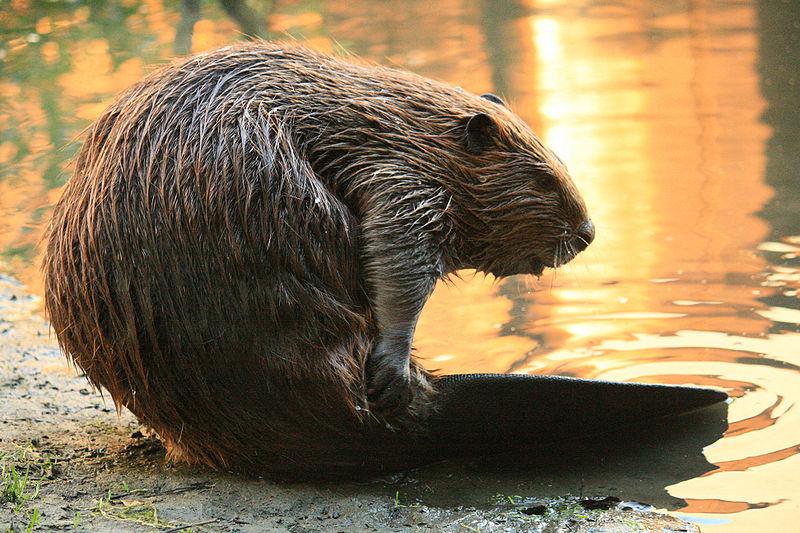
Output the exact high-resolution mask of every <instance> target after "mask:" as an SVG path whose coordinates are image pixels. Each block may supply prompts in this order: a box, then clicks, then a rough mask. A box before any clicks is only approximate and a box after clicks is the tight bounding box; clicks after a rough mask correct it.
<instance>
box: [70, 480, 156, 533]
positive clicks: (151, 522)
mask: <svg viewBox="0 0 800 533" xmlns="http://www.w3.org/2000/svg"><path fill="white" fill-rule="evenodd" d="M92 513H93V514H95V515H100V516H102V517H104V518H108V519H111V520H121V521H124V522H135V523H137V524H142V525H145V526H152V527H169V526H170V524H169V523H166V522H162V521H161V520H159V518H158V511H157V510H156V507H155V505H153V504H152V503H150V502H135V503H126V502H122V501H118V500H115V499H114V496H113V494H112V493H111V489H108V491H107V492H106V494H105V496H103V497H102V498H100V499H99V500H96V501H95V505H94V507H93V508H92ZM73 522H74V521H73Z"/></svg>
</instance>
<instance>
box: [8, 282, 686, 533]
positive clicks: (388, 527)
mask: <svg viewBox="0 0 800 533" xmlns="http://www.w3.org/2000/svg"><path fill="white" fill-rule="evenodd" d="M38 308H39V302H38V301H37V298H36V297H34V296H31V295H29V294H27V293H26V292H25V290H24V287H22V286H21V285H20V284H19V283H17V282H16V281H15V280H13V279H11V278H8V277H6V276H2V275H0V420H1V423H0V467H1V469H2V480H0V483H1V484H2V485H1V486H0V531H3V532H8V531H13V532H18V531H30V530H31V529H35V530H37V531H39V530H42V531H44V530H74V531H195V532H197V531H291V532H305V531H347V532H350V531H454V532H455V531H459V532H463V531H570V532H579V531H612V532H616V531H619V532H622V531H697V528H696V527H695V526H693V525H690V524H687V523H685V522H681V521H680V520H678V519H676V518H673V517H670V516H666V515H663V514H657V513H653V512H650V511H648V510H647V508H646V507H644V508H640V507H639V506H637V505H635V504H632V503H628V502H623V503H621V504H617V503H616V502H617V501H618V500H607V501H606V502H605V503H606V504H607V505H603V504H602V503H601V504H593V500H592V498H594V499H595V500H596V499H600V498H603V497H606V496H608V495H609V494H606V493H600V494H583V495H582V494H580V492H581V491H583V486H582V483H581V486H580V487H579V486H578V485H577V484H575V485H574V490H570V488H569V487H570V486H573V485H570V483H571V482H567V485H566V487H565V488H563V489H562V488H559V489H557V490H563V492H561V493H559V494H560V496H554V495H553V494H552V492H553V490H552V483H550V484H549V485H548V486H549V487H551V488H550V490H549V491H543V492H548V494H543V493H539V494H537V493H535V492H534V493H532V492H520V490H528V491H530V489H525V488H524V487H523V488H522V489H521V485H520V484H519V483H516V482H515V481H512V480H511V479H509V480H508V481H507V482H504V481H503V478H502V477H500V478H497V477H495V478H493V480H494V481H493V484H491V486H487V485H486V484H485V483H482V482H481V480H480V478H479V477H478V478H477V479H476V478H475V476H472V477H469V476H466V474H465V471H464V468H467V469H468V467H464V466H463V465H462V466H461V467H459V466H458V465H451V466H448V465H436V466H434V467H430V468H428V469H422V470H418V471H414V472H410V473H406V474H403V475H398V476H395V477H392V478H388V479H380V480H375V481H372V482H369V483H361V484H356V483H351V484H341V483H339V484H316V485H314V484H291V485H286V484H276V483H273V482H270V481H268V480H264V479H247V478H243V477H239V476H234V475H231V474H227V473H220V472H214V471H210V470H207V469H201V468H189V467H185V466H181V465H172V464H169V463H167V462H166V461H165V460H164V453H163V448H162V447H161V445H160V443H159V441H158V440H157V439H156V438H155V437H152V436H148V434H147V431H146V430H145V429H144V428H141V427H139V425H138V424H137V423H136V420H135V419H134V418H133V417H132V416H131V415H130V414H129V413H127V412H125V413H123V414H122V415H121V416H117V414H116V412H115V411H114V409H113V404H112V403H111V402H110V400H109V399H108V398H106V400H105V401H104V399H103V397H102V396H101V395H100V394H99V393H97V392H95V391H93V390H91V389H90V388H89V386H88V384H87V382H86V380H85V379H84V378H83V377H81V376H79V375H78V374H77V372H76V371H75V370H74V369H72V368H70V367H69V366H68V365H67V364H66V362H65V360H64V358H63V356H62V355H61V353H60V351H59V349H58V346H57V344H56V342H55V338H54V337H53V335H52V334H51V332H50V331H49V327H48V324H47V322H46V321H45V320H44V319H43V318H42V317H41V315H40V314H38V313H37V309H38ZM462 476H466V477H463V478H462ZM498 479H499V481H498ZM478 488H479V489H480V490H477V489H478ZM487 491H488V492H487ZM614 492H616V493H617V494H616V496H618V497H620V498H622V499H625V497H626V495H625V494H621V493H620V491H619V490H612V489H609V490H608V493H614ZM590 497H591V498H590ZM437 502H438V503H437ZM609 505H610V509H608V510H606V509H602V507H609ZM592 507H601V509H592ZM32 523H33V525H34V528H31V529H29V528H30V527H31V524H32Z"/></svg>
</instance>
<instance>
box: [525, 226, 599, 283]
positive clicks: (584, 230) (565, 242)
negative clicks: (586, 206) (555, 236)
mask: <svg viewBox="0 0 800 533" xmlns="http://www.w3.org/2000/svg"><path fill="white" fill-rule="evenodd" d="M593 240H594V223H593V222H592V221H591V219H588V218H587V219H586V220H584V221H583V222H581V223H580V224H579V225H578V227H577V228H575V229H573V230H572V231H569V230H566V231H565V232H564V234H563V236H562V238H561V240H559V241H558V246H557V247H556V250H555V253H554V254H553V257H552V261H550V262H548V266H551V267H553V268H558V267H560V266H563V265H566V264H567V263H569V262H570V261H572V260H573V259H575V256H576V255H578V254H579V253H581V252H582V251H584V250H585V249H586V248H588V246H589V245H590V244H591V243H592V241H593ZM536 261H538V260H536ZM536 261H535V262H536ZM536 266H537V267H538V265H536ZM537 270H538V269H537ZM537 275H538V273H537Z"/></svg>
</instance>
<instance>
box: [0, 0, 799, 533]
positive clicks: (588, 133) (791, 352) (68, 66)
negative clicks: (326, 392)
mask: <svg viewBox="0 0 800 533" xmlns="http://www.w3.org/2000/svg"><path fill="white" fill-rule="evenodd" d="M251 5H253V6H255V7H254V10H253V11H254V16H253V17H249V18H248V17H239V22H236V21H235V20H234V19H233V18H231V17H229V16H228V15H227V14H226V13H225V12H224V11H223V10H222V8H221V7H219V6H218V5H217V4H215V3H213V2H205V3H203V4H202V6H201V11H200V12H199V13H196V14H193V13H192V12H191V10H188V9H187V8H186V7H185V6H183V5H181V4H178V3H172V2H169V3H166V2H162V1H160V0H148V1H138V0H128V1H124V2H122V3H111V2H109V3H104V2H88V3H84V2H79V1H78V2H65V3H59V2H28V1H24V0H15V1H13V2H11V3H10V4H9V3H5V4H3V6H2V7H0V29H1V31H2V44H0V57H1V58H2V77H0V271H3V272H6V273H10V274H12V275H15V276H17V277H19V278H20V279H22V280H23V281H25V282H26V283H27V284H28V286H29V287H30V288H31V290H33V291H34V292H38V291H40V290H41V281H40V278H39V275H38V272H37V270H36V260H37V257H38V254H39V247H38V239H39V238H40V235H41V227H42V221H43V220H46V217H47V215H48V212H49V209H50V206H51V205H52V203H53V202H54V201H55V200H56V199H57V198H58V195H59V192H60V187H61V186H62V184H63V183H64V181H65V180H66V178H67V177H68V176H69V172H70V166H69V165H70V164H69V159H70V157H71V156H72V155H74V153H75V151H76V149H77V145H76V144H75V143H74V142H72V141H73V139H74V138H75V136H76V135H77V134H78V133H79V132H80V130H81V129H82V128H83V127H85V126H86V125H87V124H88V123H89V122H90V121H91V120H92V119H93V118H94V117H96V116H97V115H98V113H99V112H100V111H101V110H102V109H103V107H104V106H105V105H106V104H107V103H108V101H109V99H110V98H111V97H112V95H113V94H115V93H116V92H118V91H120V90H121V89H123V88H125V87H126V86H128V85H130V84H131V83H133V82H134V81H136V80H138V79H139V78H141V77H142V76H143V75H145V74H146V73H147V72H148V71H149V70H151V69H152V68H153V66H154V65H157V64H160V63H162V62H164V61H166V60H168V59H169V58H171V57H173V56H174V55H175V53H176V51H177V52H182V51H186V50H192V51H201V50H205V49H208V48H211V47H214V46H217V45H222V44H225V43H228V42H230V41H232V40H235V39H237V38H239V37H240V34H241V32H242V31H245V32H248V33H254V32H265V34H266V35H268V36H272V37H274V36H276V35H277V36H281V35H283V36H287V35H289V36H294V37H297V38H302V39H303V40H305V41H306V42H308V43H310V44H311V45H312V46H314V47H316V48H319V49H322V50H327V51H332V52H336V51H338V50H342V49H344V50H347V51H350V52H354V53H356V54H358V55H361V56H364V57H367V58H369V59H372V60H375V61H378V62H381V63H385V64H391V65H397V66H400V67H404V68H408V69H411V70H413V71H416V72H418V73H420V74H423V75H427V76H431V77H435V78H439V79H442V80H445V81H448V82H451V83H453V84H456V85H460V86H462V87H464V88H465V89H467V90H470V91H473V92H477V93H480V92H487V91H490V92H495V93H497V94H500V95H502V96H503V97H504V98H505V99H506V100H507V101H509V102H510V103H511V105H512V106H513V107H514V108H515V109H516V110H517V111H518V113H519V114H520V115H521V116H523V117H524V118H525V119H526V120H527V121H528V122H529V123H530V124H531V126H532V127H533V128H534V129H535V130H536V131H537V133H538V134H539V135H540V137H541V138H542V139H543V140H544V141H545V142H546V143H547V144H549V145H550V146H551V147H553V148H554V149H555V150H556V152H558V153H559V154H560V155H561V156H562V158H563V159H564V160H565V161H566V162H567V164H568V166H569V167H570V169H571V172H572V174H573V175H574V177H575V180H576V182H577V183H578V185H579V187H580V189H581V190H582V191H583V193H584V195H585V198H586V200H587V203H588V205H589V208H590V211H591V213H592V217H593V219H594V221H595V224H596V226H597V228H598V234H597V239H596V241H595V243H594V244H593V245H592V246H591V247H590V248H589V250H587V252H585V253H584V254H581V255H580V256H579V257H578V259H576V260H575V261H574V262H573V263H572V264H570V265H568V266H567V267H565V268H562V269H560V270H559V271H558V272H557V273H555V274H552V273H550V274H547V275H545V276H544V277H543V278H542V279H541V280H536V279H534V278H511V279H506V280H501V281H497V280H493V279H491V278H484V277H483V276H481V275H472V274H471V273H465V274H464V276H463V279H461V280H455V281H454V282H453V283H452V285H451V286H445V285H442V286H440V287H438V288H437V290H436V292H435V294H434V296H433V297H432V299H431V301H430V302H429V303H428V305H427V307H426V309H425V311H424V315H423V317H422V319H421V321H420V324H419V328H418V331H417V336H416V345H417V348H418V351H419V354H420V355H421V356H422V357H423V358H425V360H426V361H427V364H428V365H429V366H430V367H432V368H439V369H441V370H442V371H445V372H466V371H470V372H523V373H528V372H530V373H547V374H562V375H571V376H579V377H588V378H602V379H613V380H635V381H647V382H658V383H681V384H697V385H709V386H714V387H721V388H724V389H725V390H727V391H728V393H729V394H730V395H731V396H732V397H733V398H734V400H733V402H732V403H731V405H730V408H729V428H728V430H727V432H726V433H725V436H724V438H722V439H721V440H719V441H717V442H715V443H714V444H711V445H710V446H708V447H706V448H705V449H704V451H703V453H704V455H705V459H706V460H707V461H708V462H710V463H712V464H713V465H716V466H717V467H718V468H717V469H716V470H713V471H711V472H708V473H705V474H703V475H696V474H695V475H696V476H697V477H691V478H689V479H686V480H685V481H681V482H679V483H677V484H672V485H670V486H667V487H662V488H665V490H666V491H667V492H668V493H669V494H670V495H671V496H672V497H674V498H675V499H676V501H678V502H680V503H679V504H677V505H673V506H671V507H672V508H673V510H674V512H676V513H678V514H679V515H681V516H684V517H689V518H691V519H693V520H696V521H698V522H701V523H702V524H704V526H703V527H704V529H707V530H709V531H716V530H725V531H752V530H755V529H756V528H759V527H761V528H763V527H764V526H766V525H769V526H770V530H774V531H790V530H796V529H797V524H796V519H797V517H798V516H800V514H799V513H800V509H799V506H800V488H799V487H798V484H797V481H796V480H797V479H800V456H798V451H799V450H800V429H798V428H800V424H798V422H800V406H798V402H799V401H800V372H798V369H799V368H800V299H799V298H800V295H799V294H798V290H800V259H798V255H800V216H798V213H800V79H798V78H799V77H800V75H799V74H798V72H800V6H798V4H797V3H796V2H781V1H778V0H765V1H763V2H758V3H752V4H751V3H746V2H722V1H720V2H711V1H702V0H701V1H698V2H651V3H647V2H633V1H631V2H616V3H611V4H607V3H602V2H577V1H575V2H565V3H560V2H545V1H541V2H535V1H533V0H531V1H528V2H525V1H519V2H514V1H511V0H505V1H499V2H488V1H487V2H467V1H455V0H442V1H439V2H436V3H431V2H427V1H415V2H384V1H378V0H372V1H365V0H362V1H348V2H344V1H330V2H315V1H296V2H276V3H275V4H274V5H271V4H268V3H265V4H263V5H259V4H251ZM195 18H196V22H195V23H194V25H193V32H190V31H189V30H190V28H192V24H191V22H192V21H193V20H194V19H195ZM242 28H244V30H242ZM664 453H666V454H668V453H669V451H668V450H666V451H665V452H664ZM664 460H665V461H667V462H669V461H672V462H674V464H675V465H680V463H681V461H682V457H681V456H680V455H676V456H674V457H670V456H669V455H667V456H666V457H664ZM676 467H677V466H676Z"/></svg>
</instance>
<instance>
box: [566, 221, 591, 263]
mask: <svg viewBox="0 0 800 533" xmlns="http://www.w3.org/2000/svg"><path fill="white" fill-rule="evenodd" d="M593 240H594V223H593V222H592V221H591V219H588V218H587V219H586V220H584V221H583V222H582V223H581V225H580V226H578V227H577V228H576V229H575V232H574V233H573V234H572V238H571V239H570V243H569V244H570V246H571V247H572V249H573V250H575V253H576V254H577V253H578V252H582V251H584V250H585V249H586V248H587V247H588V246H589V245H590V244H592V241H593Z"/></svg>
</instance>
